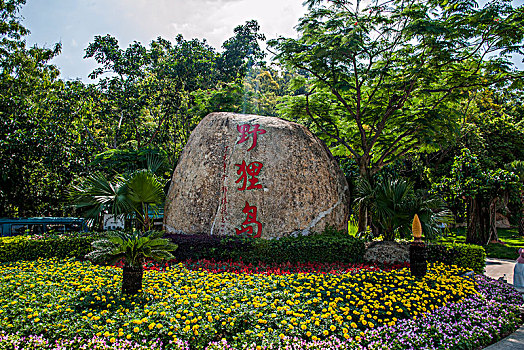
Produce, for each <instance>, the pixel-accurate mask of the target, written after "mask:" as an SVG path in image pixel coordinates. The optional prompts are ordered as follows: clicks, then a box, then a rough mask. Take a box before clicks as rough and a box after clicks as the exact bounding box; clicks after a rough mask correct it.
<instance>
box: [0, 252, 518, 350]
mask: <svg viewBox="0 0 524 350" xmlns="http://www.w3.org/2000/svg"><path fill="white" fill-rule="evenodd" d="M217 264H218V263H213V264H211V263H203V262H201V263H199V264H197V265H198V267H197V268H196V270H194V271H192V270H189V269H187V268H185V267H184V266H183V265H182V264H178V265H175V266H170V267H167V268H166V270H165V271H164V272H162V271H156V270H150V271H147V272H146V273H145V280H144V292H143V293H142V294H141V295H139V296H137V297H128V296H124V297H121V296H120V295H119V288H120V283H121V275H120V270H119V269H118V268H115V267H107V266H106V267H104V266H96V265H92V264H91V263H89V262H79V261H74V260H67V261H58V260H54V259H50V260H39V261H33V262H17V263H10V264H4V265H0V272H1V273H0V276H1V277H0V330H3V331H5V332H7V333H4V334H2V333H0V345H3V344H13V343H14V342H17V341H18V342H20V338H21V337H30V338H27V339H25V340H24V341H26V342H27V341H29V340H30V341H32V342H34V341H38V339H41V340H42V339H43V340H42V342H44V343H45V346H44V345H42V346H41V348H42V349H55V348H61V347H62V348H63V347H66V348H73V349H74V348H81V346H80V344H82V342H90V344H95V343H96V344H97V345H96V346H97V348H100V349H105V348H113V349H142V348H146V347H148V348H151V344H150V342H155V346H154V347H157V348H169V349H188V348H189V347H191V348H201V349H204V348H207V349H209V350H212V349H216V350H218V349H220V350H221V349H224V350H225V349H253V348H257V347H260V348H263V349H270V348H271V349H277V348H281V349H284V348H286V344H288V345H289V346H292V348H293V349H335V348H339V347H340V348H348V349H353V348H355V349H357V348H363V347H367V348H369V349H385V348H388V349H404V348H409V347H410V346H411V347H412V348H417V349H424V348H427V349H432V348H438V346H437V345H438V344H450V345H452V346H445V348H452V347H453V346H456V347H457V348H475V347H477V345H479V344H486V343H488V342H489V341H490V339H491V337H497V336H498V335H500V334H502V333H505V332H508V331H512V330H514V329H515V327H516V325H517V324H518V323H519V320H518V319H517V315H518V312H517V306H518V305H519V303H520V302H521V301H522V298H521V297H520V296H518V295H517V294H515V293H513V294H511V293H510V291H509V290H507V288H506V289H505V286H504V285H502V284H500V283H497V282H492V281H491V280H489V279H486V278H480V280H479V281H478V283H477V285H478V286H477V290H478V291H480V292H481V293H482V294H483V295H485V296H483V295H479V294H477V291H476V290H475V281H473V280H472V279H468V278H464V277H460V276H459V275H460V274H461V273H462V272H463V270H460V269H457V268H450V267H448V266H443V265H432V266H430V270H429V273H428V275H427V277H426V278H425V279H423V280H420V281H417V280H414V279H412V278H411V276H410V275H409V270H408V269H402V270H398V271H396V270H393V271H375V268H371V270H374V271H370V270H366V269H360V270H358V269H356V268H353V269H352V270H349V271H345V270H344V269H342V268H338V267H341V266H337V268H336V269H332V270H330V272H336V273H324V274H321V273H311V272H305V273H291V272H290V271H298V270H301V269H302V270H304V269H305V267H304V266H302V267H300V268H299V267H292V268H291V270H290V271H287V272H286V273H285V274H280V275H279V274H267V273H265V272H267V271H265V272H263V273H258V274H257V273H254V274H252V273H246V272H247V271H245V270H244V271H243V270H242V269H243V268H244V267H245V266H244V267H242V268H241V271H240V272H239V271H235V272H220V273H215V272H208V271H205V269H204V267H206V268H208V267H209V268H210V269H211V270H212V269H215V270H216V269H218V267H217ZM195 266H196V265H194V266H193V267H195ZM226 266H227V265H226ZM251 269H252V268H251ZM249 272H253V271H249ZM255 272H256V268H255ZM259 272H260V271H259ZM328 272H329V271H328ZM428 330H429V331H428ZM35 334H38V336H35ZM42 337H43V338H42ZM28 339H29V340H28ZM35 339H36V340H35ZM83 339H86V340H83ZM452 341H454V342H452ZM9 342H10V343H9ZM68 342H69V343H68ZM104 344H105V345H104ZM35 347H36V346H35ZM90 347H94V345H93V346H88V348H90Z"/></svg>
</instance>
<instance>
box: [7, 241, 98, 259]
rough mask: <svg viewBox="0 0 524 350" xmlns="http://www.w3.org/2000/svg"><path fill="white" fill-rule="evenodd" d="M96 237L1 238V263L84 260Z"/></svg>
mask: <svg viewBox="0 0 524 350" xmlns="http://www.w3.org/2000/svg"><path fill="white" fill-rule="evenodd" d="M96 238H97V237H96V236H94V235H82V236H56V237H52V238H45V239H33V238H31V237H28V236H15V237H0V262H7V261H17V260H36V259H38V258H52V257H56V258H59V259H62V258H77V259H84V256H85V255H86V254H87V253H89V252H90V251H91V250H92V248H91V242H93V241H94V240H95V239H96Z"/></svg>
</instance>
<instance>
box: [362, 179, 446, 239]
mask: <svg viewBox="0 0 524 350" xmlns="http://www.w3.org/2000/svg"><path fill="white" fill-rule="evenodd" d="M356 190H357V198H356V199H355V203H356V205H357V209H359V208H360V206H367V207H368V208H369V212H370V214H371V220H372V224H373V225H375V226H377V227H378V228H379V230H380V232H381V233H382V234H383V237H384V240H390V241H391V240H394V239H395V237H396V236H397V234H398V235H401V236H410V235H411V222H412V220H413V217H414V216H415V214H417V215H418V216H419V219H420V221H421V224H422V231H423V233H424V236H425V237H426V238H430V239H432V238H434V237H436V236H437V235H438V233H439V232H440V230H441V227H442V224H450V223H451V222H453V216H452V213H451V212H450V211H449V210H448V209H446V208H445V203H444V202H443V201H442V200H441V199H440V198H437V197H433V196H429V195H427V194H424V193H423V192H420V191H417V192H415V191H414V190H413V185H412V184H411V183H410V182H409V181H408V180H405V179H393V178H391V177H384V178H381V179H377V182H376V183H375V184H374V185H372V184H371V182H370V181H367V180H361V181H360V182H359V183H358V184H357V187H356Z"/></svg>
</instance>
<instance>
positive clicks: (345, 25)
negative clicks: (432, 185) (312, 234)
mask: <svg viewBox="0 0 524 350" xmlns="http://www.w3.org/2000/svg"><path fill="white" fill-rule="evenodd" d="M307 3H308V5H309V12H308V13H307V14H306V15H305V16H304V17H303V18H302V19H301V21H300V23H299V25H298V26H297V29H298V31H299V38H298V39H292V38H279V39H277V40H272V41H270V45H271V46H272V47H274V48H276V50H277V52H278V54H277V59H278V60H279V61H280V62H282V63H283V64H286V65H287V66H288V67H290V68H291V69H295V70H296V71H300V72H302V73H303V75H304V76H305V79H304V80H303V85H302V87H303V88H304V89H305V92H304V93H303V94H301V95H300V96H296V97H292V98H286V99H285V100H284V104H285V105H284V106H283V107H282V108H281V110H282V111H283V114H284V117H286V118H289V119H295V120H296V119H308V120H309V121H311V122H312V124H314V129H315V131H317V133H318V134H320V135H321V136H322V137H324V138H325V139H327V140H328V141H329V143H332V144H333V146H337V145H340V146H341V147H342V148H344V150H345V153H346V155H347V156H350V157H352V158H354V159H355V160H356V161H357V162H358V164H359V166H360V174H361V175H362V176H364V177H368V176H369V175H373V174H375V173H377V172H378V171H380V169H382V168H383V167H384V166H386V165H387V164H390V163H392V162H394V161H395V160H396V159H399V158H401V157H402V156H403V155H405V154H407V153H410V152H413V151H415V150H416V149H418V148H421V147H422V148H428V149H431V148H432V149H435V148H439V146H440V145H439V144H438V140H440V139H441V138H442V136H441V135H446V134H449V133H450V132H452V131H454V130H456V129H457V122H458V121H459V119H460V117H461V111H460V109H458V108H456V101H460V100H462V99H464V98H465V97H467V96H468V93H469V92H471V91H477V90H480V89H483V88H484V87H487V86H498V87H502V86H505V87H510V88H520V87H521V82H522V77H523V72H522V71H520V70H518V69H513V68H514V65H513V63H512V62H511V60H510V57H509V53H518V54H519V55H521V54H522V52H523V51H522V48H523V47H524V46H523V43H524V41H523V39H524V29H523V28H524V25H523V24H524V16H523V12H522V7H520V8H513V7H512V5H511V2H509V1H503V2H500V1H491V2H488V3H487V4H486V5H485V6H482V7H481V6H479V4H478V2H477V1H464V2H457V3H456V6H449V5H448V4H447V2H440V1H426V2H422V1H408V0H396V1H387V0H383V1H372V2H367V3H364V2H360V1H356V2H348V1H338V0H333V1H325V2H324V1H314V0H312V1H308V2H307Z"/></svg>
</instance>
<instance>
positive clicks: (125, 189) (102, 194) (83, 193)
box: [69, 169, 165, 231]
mask: <svg viewBox="0 0 524 350" xmlns="http://www.w3.org/2000/svg"><path fill="white" fill-rule="evenodd" d="M69 199H70V201H71V202H73V203H74V204H75V205H76V207H77V208H79V209H81V210H82V211H83V214H84V215H85V216H86V217H87V218H91V219H95V220H96V219H99V218H100V215H101V214H102V213H106V212H108V213H110V214H112V215H116V216H118V215H124V216H126V217H131V215H133V214H136V216H137V219H138V220H139V221H140V223H141V224H142V225H143V227H144V229H145V230H146V231H147V230H150V229H151V220H150V218H149V213H150V210H153V212H154V214H157V213H158V212H159V208H160V207H161V206H162V205H163V203H164V199H165V193H164V184H163V183H162V182H161V180H160V179H158V177H157V176H156V175H155V174H154V173H153V172H152V171H151V170H149V169H142V170H137V171H135V172H133V173H132V174H130V175H127V176H122V175H117V176H115V177H114V178H113V180H108V179H107V178H106V177H105V176H104V175H102V174H100V173H97V174H94V175H91V176H89V177H87V178H86V179H85V180H84V182H82V183H80V184H79V185H76V186H73V187H72V188H71V190H70V191H69Z"/></svg>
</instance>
